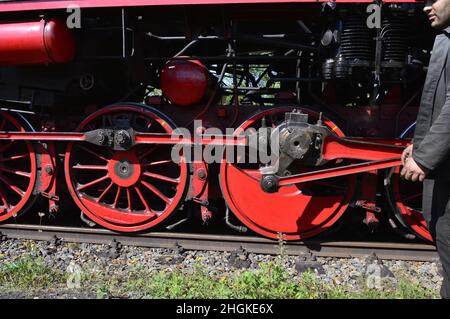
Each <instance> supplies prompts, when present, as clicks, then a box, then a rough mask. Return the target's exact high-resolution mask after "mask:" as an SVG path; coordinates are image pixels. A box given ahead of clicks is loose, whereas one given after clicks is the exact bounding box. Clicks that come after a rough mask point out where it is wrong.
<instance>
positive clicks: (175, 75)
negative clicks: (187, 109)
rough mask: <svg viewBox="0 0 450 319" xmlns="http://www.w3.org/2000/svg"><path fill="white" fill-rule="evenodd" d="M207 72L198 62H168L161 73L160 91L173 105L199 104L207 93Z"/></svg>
mask: <svg viewBox="0 0 450 319" xmlns="http://www.w3.org/2000/svg"><path fill="white" fill-rule="evenodd" d="M209 77H210V76H209V72H208V70H207V69H206V67H205V66H204V65H203V64H202V63H201V62H200V61H198V60H173V61H169V62H168V63H167V65H166V66H164V68H163V69H162V71H161V77H160V81H161V83H160V84H161V90H162V93H163V95H164V96H165V97H166V98H167V99H168V100H169V101H170V102H171V103H173V104H176V105H181V106H188V105H193V104H197V103H199V102H200V101H201V100H202V99H203V97H204V96H205V95H206V93H207V91H208V82H209Z"/></svg>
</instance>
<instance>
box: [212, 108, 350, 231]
mask: <svg viewBox="0 0 450 319" xmlns="http://www.w3.org/2000/svg"><path fill="white" fill-rule="evenodd" d="M289 111H292V108H278V109H273V110H268V111H263V112H261V113H259V114H257V115H256V116H254V117H252V118H250V119H249V120H247V121H246V122H245V123H243V124H242V125H241V126H240V127H239V128H238V129H237V130H236V134H240V133H241V132H243V131H244V130H245V129H247V128H249V127H255V128H257V126H258V125H260V123H261V120H262V118H263V117H265V118H266V122H268V123H269V124H268V125H270V124H273V125H276V124H277V121H283V120H284V114H285V113H286V112H289ZM302 111H303V112H305V113H308V114H309V116H310V119H311V120H313V121H314V120H317V119H318V117H319V114H317V113H315V112H313V111H309V110H306V109H302ZM323 123H324V125H326V126H328V127H329V128H333V131H334V132H335V134H336V135H338V136H343V135H344V134H343V132H342V131H341V130H340V129H339V128H338V127H337V126H336V125H335V124H334V123H333V122H331V121H329V120H327V119H325V120H324V121H323ZM246 165H248V164H246ZM298 169H299V170H300V172H301V171H308V170H309V168H308V167H298ZM260 176H261V173H260V171H259V165H255V166H254V167H252V168H248V167H239V164H236V165H234V164H231V163H228V162H227V161H226V160H224V161H223V162H222V164H221V169H220V186H221V189H222V193H223V196H224V198H225V201H226V203H227V205H228V206H229V208H230V209H231V211H232V212H233V213H234V214H235V215H236V216H237V217H238V218H239V220H240V221H241V222H242V223H244V224H245V225H246V226H247V227H249V228H250V229H252V230H253V231H255V232H257V233H259V234H261V235H264V236H267V237H270V238H274V239H276V238H278V237H279V233H282V234H283V238H284V239H286V240H299V239H305V238H308V237H311V236H314V235H317V234H319V233H321V232H323V231H325V230H327V229H328V228H329V227H331V226H332V225H333V224H334V223H335V222H336V221H337V220H338V219H339V217H341V215H342V214H343V213H344V211H345V209H346V208H347V206H348V204H349V200H350V198H351V196H352V194H353V191H354V188H355V180H356V179H355V176H346V177H344V178H340V177H338V178H333V179H331V180H330V181H326V182H322V181H316V180H312V181H311V182H310V183H299V184H292V185H286V186H283V187H281V188H280V190H279V191H278V192H277V193H272V194H269V193H266V192H264V191H263V190H262V189H261V186H260V183H259V178H260Z"/></svg>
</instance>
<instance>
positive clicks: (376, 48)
mask: <svg viewBox="0 0 450 319" xmlns="http://www.w3.org/2000/svg"><path fill="white" fill-rule="evenodd" d="M423 6H424V3H423V2H420V1H413V0H408V1H376V2H372V1H349V0H336V1H332V2H324V1H312V0H311V1H309V0H297V1H296V0H290V1H285V0H278V1H276V0H273V1H271V0H230V1H226V0H196V1H186V0H159V1H155V0H129V1H122V0H102V1H100V0H74V1H65V0H64V1H56V0H54V1H52V0H42V1H41V0H37V1H2V2H1V3H0V108H1V110H0V221H2V222H6V223H7V222H10V221H11V220H13V219H18V220H20V219H22V218H27V215H30V214H35V212H36V211H40V212H44V214H43V215H45V216H47V217H48V218H47V220H48V222H52V220H62V219H64V218H67V215H70V213H69V212H70V211H72V210H70V209H69V208H68V207H71V206H74V207H78V208H79V209H78V212H80V211H81V216H80V215H79V214H78V215H76V216H72V217H76V218H74V219H76V220H77V221H79V220H82V221H84V222H86V223H87V224H89V225H91V226H92V225H99V226H100V227H104V228H107V229H110V230H114V231H119V232H130V233H132V232H142V231H150V230H153V229H158V228H159V227H168V228H169V229H172V228H173V227H175V226H177V225H179V224H181V223H183V222H185V221H187V220H194V221H195V222H197V223H199V224H209V223H212V222H214V221H219V222H220V223H223V225H224V226H225V225H228V226H229V227H231V228H232V229H234V230H235V231H239V232H244V231H246V230H248V229H250V230H251V231H254V232H256V233H258V234H259V235H262V236H265V237H268V238H273V239H277V238H280V236H281V237H282V238H284V239H285V240H303V239H306V238H311V237H314V236H317V235H319V234H321V233H323V232H326V231H329V230H331V229H332V227H333V225H335V224H336V222H337V221H338V220H340V219H341V218H342V216H343V215H344V213H346V212H347V213H346V214H348V213H349V212H350V214H352V213H351V211H352V209H353V210H354V209H359V210H360V212H361V211H362V212H363V215H364V218H363V219H362V222H363V223H365V224H366V225H367V226H368V227H369V228H370V229H375V228H376V227H377V226H379V225H380V223H388V224H389V225H390V227H392V228H393V229H394V230H395V231H396V232H397V233H398V234H400V235H401V236H403V237H406V238H416V237H418V238H421V239H423V240H428V241H430V240H431V236H430V234H429V232H428V230H427V225H426V223H425V221H424V219H423V218H422V214H421V192H422V190H421V186H420V185H419V184H414V183H410V182H406V181H403V180H401V179H400V178H399V167H400V155H401V153H402V151H403V149H404V148H405V147H406V146H407V145H408V144H409V143H410V139H411V137H412V134H413V132H414V121H415V118H416V114H417V110H418V106H419V104H420V94H421V91H422V86H423V82H424V79H425V75H426V70H427V64H428V62H429V58H430V54H431V47H432V44H433V41H434V36H435V31H433V29H432V28H431V27H430V26H429V23H428V22H427V20H426V16H425V14H424V13H423V12H422V9H423ZM213 128H214V130H212V129H213ZM180 129H183V130H184V131H187V132H188V133H191V134H190V135H189V136H187V135H186V134H184V135H180V134H179V133H180ZM230 129H231V130H230ZM211 132H212V133H211ZM273 136H277V138H278V139H277V141H278V146H279V147H278V148H277V150H275V151H274V150H272V155H276V158H277V160H276V163H272V162H265V161H263V159H262V156H260V155H256V156H251V152H252V146H251V145H250V140H252V139H254V140H256V141H257V142H258V145H264V146H268V145H269V144H270V146H271V145H272V142H271V139H272V137H273ZM180 145H181V146H182V147H178V151H177V152H175V153H176V155H177V156H175V157H177V158H176V159H175V158H174V149H176V146H180ZM224 146H226V147H224ZM215 147H218V148H215ZM220 147H221V148H220ZM193 149H199V150H200V153H202V152H203V153H205V152H207V151H208V152H209V155H210V157H213V158H215V159H216V160H215V161H206V160H205V159H204V158H202V157H199V158H190V157H192V156H188V153H190V150H193ZM225 149H226V150H227V151H228V150H231V151H233V150H234V151H235V152H231V153H234V154H232V155H229V154H228V153H227V152H225ZM194 153H195V151H194ZM246 159H247V160H246ZM248 159H253V160H248ZM382 203H388V205H382ZM36 207H37V208H36Z"/></svg>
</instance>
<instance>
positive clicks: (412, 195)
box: [389, 167, 433, 241]
mask: <svg viewBox="0 0 450 319" xmlns="http://www.w3.org/2000/svg"><path fill="white" fill-rule="evenodd" d="M390 186H391V190H390V192H389V196H390V198H389V199H390V201H391V204H393V205H392V206H393V208H394V210H397V211H396V212H395V213H396V217H397V219H398V220H399V221H400V223H401V224H403V226H405V227H406V228H408V229H409V230H411V231H412V232H413V233H414V234H416V235H418V236H419V237H420V238H422V239H425V240H427V241H433V238H432V237H431V234H430V231H429V230H428V226H427V222H426V221H425V219H424V218H423V215H422V183H413V182H408V181H405V180H403V179H401V178H400V167H396V168H395V169H394V171H393V174H392V180H391V185H390Z"/></svg>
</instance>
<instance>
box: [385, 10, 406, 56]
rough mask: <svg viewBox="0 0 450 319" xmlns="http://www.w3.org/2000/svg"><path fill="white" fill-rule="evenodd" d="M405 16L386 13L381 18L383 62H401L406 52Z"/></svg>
mask: <svg viewBox="0 0 450 319" xmlns="http://www.w3.org/2000/svg"><path fill="white" fill-rule="evenodd" d="M407 18H408V17H407V16H401V15H397V16H393V15H387V16H385V17H383V19H382V25H381V38H382V48H383V50H382V60H383V62H393V61H395V62H403V61H405V58H406V55H407V53H408V43H407V36H408V29H407V26H408V21H407Z"/></svg>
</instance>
